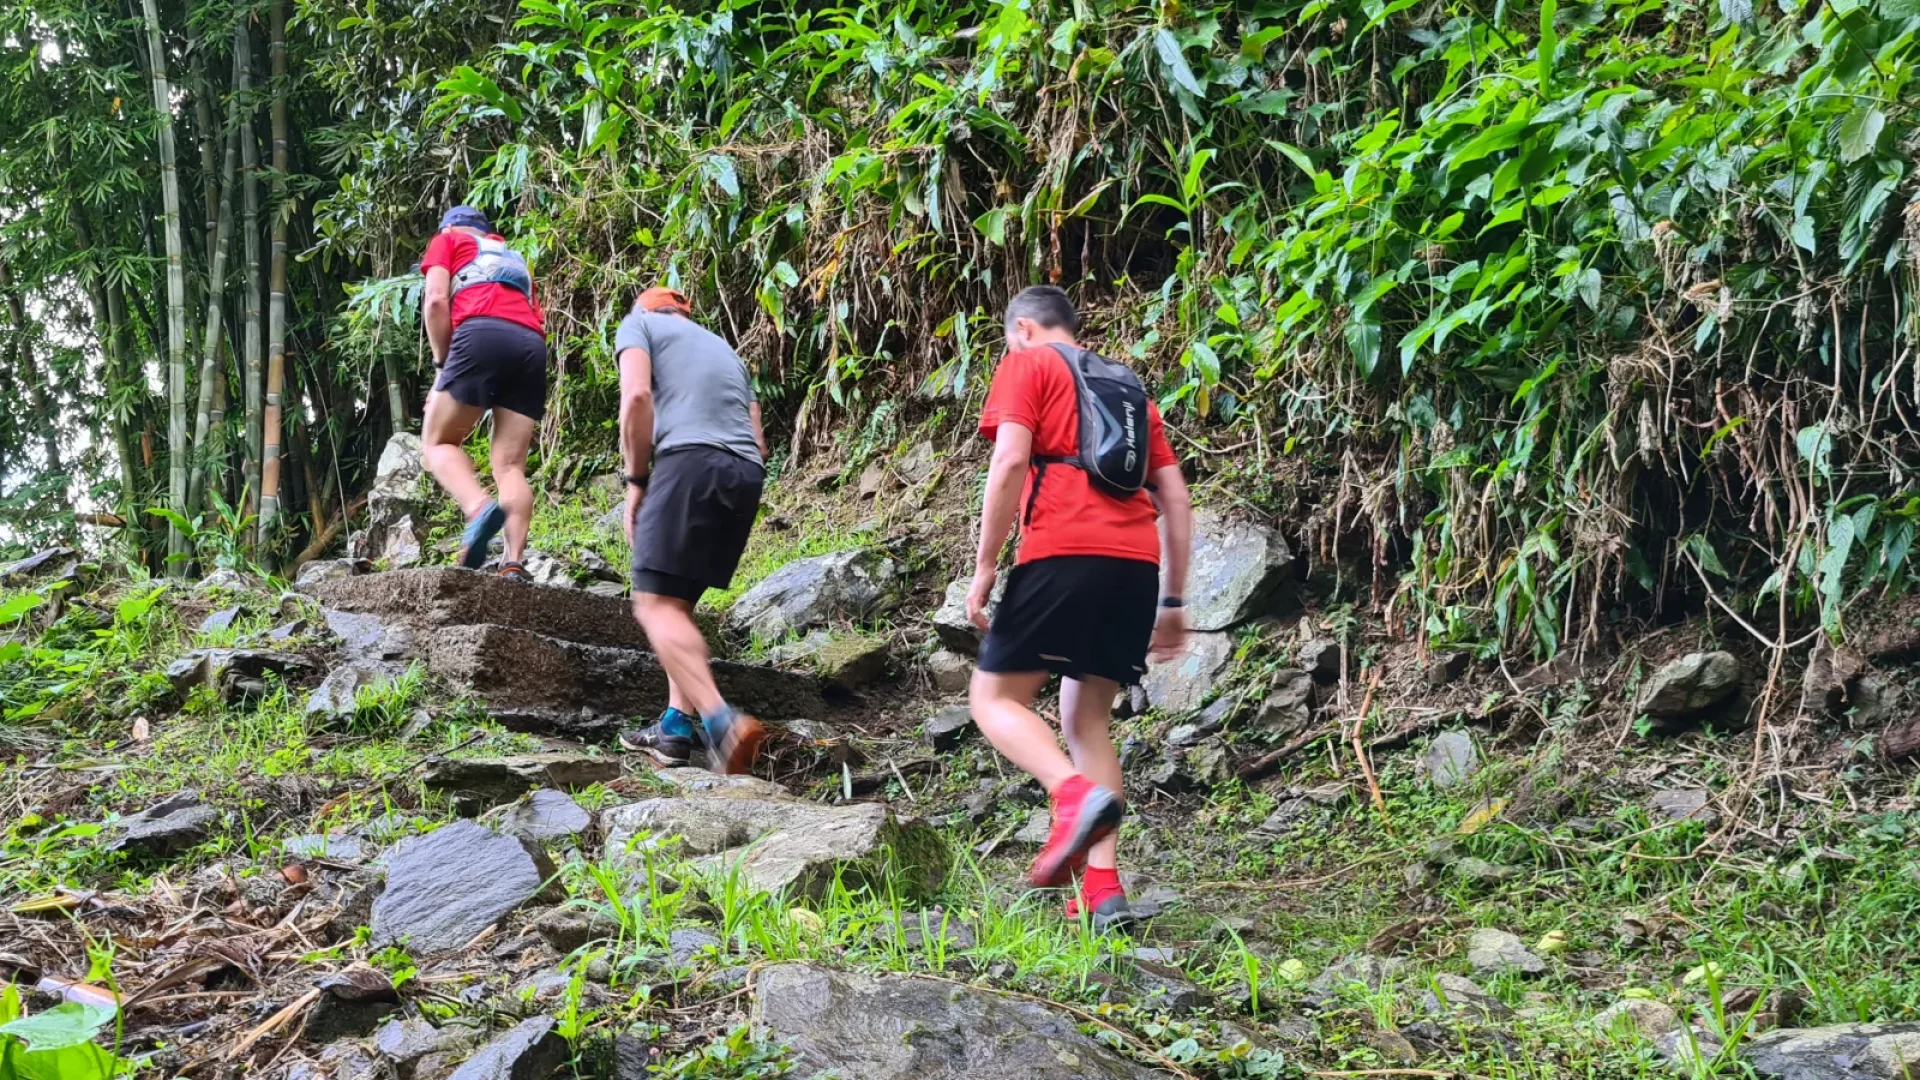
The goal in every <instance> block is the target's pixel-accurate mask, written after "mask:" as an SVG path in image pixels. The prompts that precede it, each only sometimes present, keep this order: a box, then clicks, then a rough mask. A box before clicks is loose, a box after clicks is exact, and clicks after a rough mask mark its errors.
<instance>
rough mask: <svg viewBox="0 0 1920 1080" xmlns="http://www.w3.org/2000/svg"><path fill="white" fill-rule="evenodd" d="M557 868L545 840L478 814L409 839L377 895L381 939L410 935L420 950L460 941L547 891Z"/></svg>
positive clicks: (376, 936) (391, 859) (393, 855)
mask: <svg viewBox="0 0 1920 1080" xmlns="http://www.w3.org/2000/svg"><path fill="white" fill-rule="evenodd" d="M553 874H554V869H553V863H552V862H550V861H549V860H548V859H547V856H546V854H545V853H544V852H542V851H541V850H540V849H539V848H538V847H537V846H535V845H533V844H529V843H527V842H526V841H524V840H521V839H519V838H518V837H512V836H502V835H500V834H499V833H496V832H493V831H492V830H490V829H488V828H486V827H485V826H482V825H477V824H475V823H473V822H471V821H456V822H454V823H453V824H451V825H447V826H444V827H442V828H439V829H435V830H434V831H433V832H430V833H427V834H425V835H422V836H416V837H412V838H410V839H407V840H403V841H401V842H400V843H399V844H397V845H395V847H394V849H393V850H392V851H391V852H390V853H388V855H387V885H386V888H385V890H383V891H382V892H381V893H380V897H379V899H377V900H375V901H374V902H373V944H374V946H375V947H376V948H379V947H383V946H386V945H394V944H399V943H401V942H405V943H406V944H407V947H408V949H409V951H411V952H413V953H414V954H415V955H426V954H430V953H437V952H446V951H449V950H452V949H458V948H460V947H461V946H463V945H465V944H466V943H467V942H469V941H471V940H473V938H474V937H475V935H477V934H479V933H480V932H481V931H482V930H485V929H486V928H488V927H489V926H492V925H494V924H496V923H498V922H499V921H500V920H502V919H504V918H506V917H507V915H509V914H511V913H512V912H513V911H515V910H517V909H518V908H520V907H521V906H523V905H525V904H527V903H529V902H530V901H533V900H535V899H536V898H540V897H542V896H544V895H547V894H548V892H549V890H550V889H551V888H552V887H551V886H550V885H549V881H550V879H551V878H552V877H553Z"/></svg>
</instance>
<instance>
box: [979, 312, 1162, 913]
mask: <svg viewBox="0 0 1920 1080" xmlns="http://www.w3.org/2000/svg"><path fill="white" fill-rule="evenodd" d="M1078 328H1079V316H1078V315H1077V314H1075V312H1074V310H1073V304H1072V302H1071V301H1069V300H1068V299H1067V294H1066V293H1064V292H1062V291H1061V290H1059V289H1057V288H1054V287H1052V286H1046V285H1043V286H1036V287H1033V288H1029V289H1026V290H1024V291H1022V292H1021V293H1020V294H1019V295H1018V296H1015V297H1014V298H1013V302H1012V303H1011V304H1009V305H1008V306H1007V350H1008V352H1007V356H1006V358H1005V359H1003V360H1001V361H1000V367H999V369H998V370H997V371H995V372H994V376H993V387H992V389H991V390H990V391H989V392H988V394H987V406H986V409H985V411H984V412H983V413H982V414H981V417H980V433H981V434H982V435H984V436H986V437H987V438H989V439H991V440H993V463H992V465H991V466H990V467H989V469H988V472H987V491H986V504H985V506H984V508H983V509H982V511H981V523H980V550H979V555H978V558H977V560H976V564H975V568H974V578H973V587H972V589H971V590H970V591H969V592H968V594H967V615H968V617H969V618H971V619H972V620H973V621H974V623H975V624H976V625H978V626H980V627H981V628H982V629H984V630H986V631H987V636H986V641H985V642H984V643H983V645H982V646H981V650H980V668H979V671H978V672H977V673H976V674H975V675H974V677H973V686H972V688H971V692H970V704H971V706H972V710H973V719H974V723H976V724H978V725H979V727H980V730H981V732H982V733H983V734H985V735H986V737H987V739H988V741H990V742H992V743H993V745H994V748H995V749H997V750H999V751H1000V752H1001V753H1003V754H1005V755H1006V756H1007V757H1008V758H1010V759H1011V760H1012V761H1013V763H1014V764H1015V765H1018V766H1019V767H1020V768H1022V769H1024V770H1026V771H1027V772H1028V773H1030V774H1032V775H1033V776H1034V778H1035V779H1037V780H1039V781H1040V783H1041V784H1042V785H1043V786H1044V787H1045V788H1046V789H1047V794H1048V796H1049V797H1050V798H1051V800H1052V804H1053V830H1052V833H1051V834H1050V835H1049V836H1048V838H1047V843H1046V846H1045V847H1043V848H1041V850H1040V854H1039V857H1038V858H1036V859H1035V860H1034V863H1033V868H1032V870H1031V871H1030V872H1029V874H1028V877H1029V880H1031V881H1032V882H1033V883H1034V884H1035V885H1037V886H1040V887H1042V888H1049V887H1054V886H1059V885H1063V884H1065V883H1066V882H1067V881H1068V880H1069V879H1070V878H1071V876H1072V875H1073V874H1074V873H1075V872H1076V871H1084V872H1083V873H1082V876H1081V883H1080V889H1079V893H1078V895H1077V896H1076V897H1075V898H1074V899H1072V900H1070V901H1068V903H1067V915H1068V917H1069V918H1077V917H1079V916H1080V914H1081V913H1083V912H1084V913H1086V914H1087V915H1088V916H1089V917H1090V918H1091V919H1092V920H1093V923H1094V926H1095V928H1096V929H1101V930H1104V929H1106V928H1107V927H1109V926H1113V925H1116V924H1118V923H1121V922H1125V921H1128V920H1130V919H1131V917H1132V914H1131V912H1130V911H1129V910H1128V907H1127V897H1126V892H1125V890H1123V889H1122V888H1121V886H1120V877H1119V871H1118V870H1117V869H1116V858H1117V855H1118V852H1119V839H1118V837H1117V835H1116V830H1117V829H1118V827H1119V824H1120V818H1121V814H1122V803H1121V797H1120V790H1121V777H1120V758H1119V755H1118V754H1116V753H1115V752H1114V748H1113V740H1112V738H1111V737H1110V736H1109V734H1108V725H1109V724H1110V723H1111V722H1112V720H1113V700H1114V695H1115V694H1116V693H1117V692H1118V691H1119V689H1120V688H1121V687H1122V686H1127V685H1131V684H1133V683H1136V682H1138V681H1139V680H1140V676H1141V675H1142V674H1143V673H1144V672H1145V671H1146V661H1147V656H1148V654H1149V652H1151V653H1152V654H1153V655H1154V656H1155V657H1156V658H1163V657H1170V656H1172V655H1174V654H1175V653H1177V652H1179V651H1180V649H1181V648H1182V647H1183V646H1184V644H1185V642H1186V634H1187V620H1186V611H1185V610H1184V608H1183V607H1182V598H1181V592H1182V590H1183V589H1184V588H1185V586H1186V578H1187V558H1188V554H1189V552H1190V549H1191V546H1192V535H1193V511H1192V506H1191V503H1190V502H1189V500H1188V496H1187V485H1186V480H1185V478H1184V477H1183V476H1182V475H1181V473H1180V466H1179V464H1178V463H1177V462H1176V461H1175V460H1174V456H1173V449H1172V448H1171V447H1170V446H1168V445H1167V437H1166V432H1165V431H1164V430H1163V428H1162V425H1161V420H1160V413H1159V410H1158V409H1155V408H1154V406H1153V403H1152V402H1151V401H1149V400H1147V398H1146V394H1145V391H1144V390H1142V389H1141V387H1140V383H1139V380H1138V379H1137V378H1135V377H1134V376H1133V374H1132V372H1130V371H1127V370H1126V369H1125V368H1124V367H1122V366H1120V365H1118V364H1115V363H1113V362H1112V361H1109V360H1107V359H1105V358H1103V357H1100V356H1098V355H1097V354H1094V353H1091V352H1088V351H1087V350H1084V349H1082V348H1081V347H1080V346H1079V345H1078V344H1077V343H1076V342H1075V341H1074V333H1075V332H1076V331H1077V330H1078ZM1156 518H1157V519H1158V522H1157V524H1156ZM1016 519H1017V520H1018V521H1019V523H1020V547H1019V551H1018V555H1017V557H1016V559H1015V560H1014V561H1015V566H1014V569H1013V572H1012V573H1011V574H1010V575H1009V576H1008V578H1007V589H1006V593H1005V595H1004V596H1003V597H1002V598H1001V601H1000V605H999V608H998V610H997V611H996V612H995V613H994V616H993V623H992V625H991V626H988V624H987V618H986V608H987V605H988V602H989V599H990V597H991V596H992V594H993V586H994V580H995V577H996V575H997V573H998V570H997V565H998V561H999V556H1000V549H1001V548H1002V546H1004V544H1005V543H1006V539H1007V531H1008V530H1009V529H1010V528H1011V527H1012V526H1013V524H1014V522H1015V520H1016ZM1163 541H1164V543H1163ZM1163 550H1164V555H1165V566H1166V573H1165V575H1164V577H1163V575H1162V574H1161V559H1162V553H1163ZM1050 675H1059V676H1061V677H1062V681H1061V684H1060V726H1061V728H1062V729H1063V731H1064V732H1065V734H1066V739H1067V749H1068V751H1069V752H1070V753H1071V755H1072V757H1071V759H1069V757H1068V755H1067V754H1063V753H1061V752H1060V745H1059V742H1058V741H1057V740H1056V739H1055V737H1054V733H1053V729H1052V728H1050V727H1048V726H1047V724H1046V723H1045V722H1044V721H1042V720H1041V719H1040V717H1039V716H1038V715H1037V714H1035V712H1034V711H1033V702H1034V700H1035V699H1036V698H1037V697H1039V695H1040V692H1041V690H1042V689H1044V688H1045V686H1046V684H1047V679H1048V678H1049V676H1050Z"/></svg>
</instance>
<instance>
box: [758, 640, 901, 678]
mask: <svg viewBox="0 0 1920 1080" xmlns="http://www.w3.org/2000/svg"><path fill="white" fill-rule="evenodd" d="M767 659H768V660H769V661H770V662H772V663H774V664H777V665H779V666H780V667H783V668H790V669H800V670H808V671H812V672H813V673H814V674H816V675H818V676H820V681H821V682H823V683H825V684H827V685H828V686H833V687H838V688H840V689H842V690H859V689H862V688H863V687H866V686H869V685H871V684H873V683H874V682H876V681H878V680H879V679H880V678H881V676H883V675H885V674H886V673H887V640H886V639H885V638H880V637H869V636H867V635H865V634H833V633H829V632H828V631H825V630H815V631H813V632H812V633H810V634H808V635H807V636H806V637H803V638H801V639H800V640H799V641H793V642H789V643H787V644H785V645H778V646H775V647H774V648H771V649H769V650H767Z"/></svg>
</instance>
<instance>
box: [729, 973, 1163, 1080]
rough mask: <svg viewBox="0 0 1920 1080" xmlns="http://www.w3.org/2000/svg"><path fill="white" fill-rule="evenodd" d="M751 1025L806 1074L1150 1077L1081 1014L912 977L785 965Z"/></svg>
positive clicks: (758, 985) (757, 1000) (864, 1079)
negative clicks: (1089, 1028) (1105, 1042)
mask: <svg viewBox="0 0 1920 1080" xmlns="http://www.w3.org/2000/svg"><path fill="white" fill-rule="evenodd" d="M752 992H753V999H754V1000H753V1010H752V1013H751V1022H752V1024H753V1027H754V1031H755V1033H756V1034H757V1035H760V1036H761V1037H763V1038H771V1039H778V1040H781V1041H783V1042H785V1043H787V1044H788V1045H789V1046H791V1047H793V1049H794V1051H795V1052H796V1054H797V1055H798V1057H799V1060H800V1070H799V1074H800V1075H813V1074H815V1073H820V1072H825V1071H827V1070H839V1072H838V1074H837V1075H842V1076H848V1077H860V1078H861V1080H927V1078H934V1077H940V1078H953V1080H957V1078H960V1077H969V1078H972V1080H1068V1078H1082V1077H1087V1078H1096V1080H1099V1078H1112V1080H1121V1078H1128V1080H1132V1078H1145V1077H1151V1076H1154V1075H1156V1073H1155V1072H1154V1071H1153V1070H1150V1069H1147V1068H1146V1067H1144V1066H1140V1065H1136V1064H1134V1063H1132V1062H1130V1061H1127V1060H1126V1059H1124V1058H1122V1057H1120V1056H1119V1055H1118V1054H1115V1053H1114V1052H1113V1051H1111V1050H1108V1049H1107V1048H1106V1047H1104V1046H1102V1045H1100V1044H1099V1043H1098V1042H1095V1041H1094V1040H1093V1039H1091V1038H1089V1037H1087V1036H1086V1035H1083V1034H1081V1032H1080V1029H1079V1027H1078V1025H1077V1024H1076V1023H1075V1022H1074V1020H1073V1018H1072V1017H1071V1016H1068V1015H1067V1014H1064V1013H1058V1012H1055V1011H1053V1010H1051V1009H1048V1008H1045V1007H1044V1006H1041V1005H1038V1004H1035V1003H1033V1002H1029V1001H1024V1000H1019V999H1014V998H1008V997H1003V996H1000V995H997V994H992V993H989V992H987V991H984V990H978V989H974V988H972V987H967V986H960V985H956V984H953V983H949V982H943V981H936V980H932V979H922V978H914V977H911V976H885V975H880V976H876V975H862V974H855V973H849V972H838V971H832V970H829V969H827V968H823V967H818V966H815V965H812V964H780V965H776V966H774V967H770V968H764V969H762V970H760V971H759V972H757V973H756V974H755V976H754V978H753V982H752Z"/></svg>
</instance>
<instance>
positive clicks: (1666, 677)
mask: <svg viewBox="0 0 1920 1080" xmlns="http://www.w3.org/2000/svg"><path fill="white" fill-rule="evenodd" d="M1739 689H1740V661H1739V660H1737V659H1735V657H1734V655H1733V654H1732V653H1729V652H1697V653H1688V654H1687V655H1685V656H1683V657H1681V658H1680V659H1678V660H1674V661H1671V662H1669V663H1668V664H1666V665H1665V666H1663V667H1661V668H1660V670H1658V671H1656V672H1654V673H1653V677H1652V678H1650V679H1648V680H1647V683H1646V685H1645V686H1643V687H1641V688H1640V700H1639V708H1640V711H1641V712H1643V713H1646V714H1647V715H1648V716H1649V717H1652V718H1653V719H1654V720H1656V721H1679V720H1688V719H1692V718H1694V717H1697V716H1699V715H1700V714H1701V713H1704V712H1706V711H1707V710H1708V709H1711V708H1713V707H1714V706H1715V705H1718V704H1720V703H1721V702H1723V701H1725V700H1727V699H1728V698H1729V697H1732V696H1733V695H1734V694H1735V693H1737V692H1738V691H1739Z"/></svg>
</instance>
